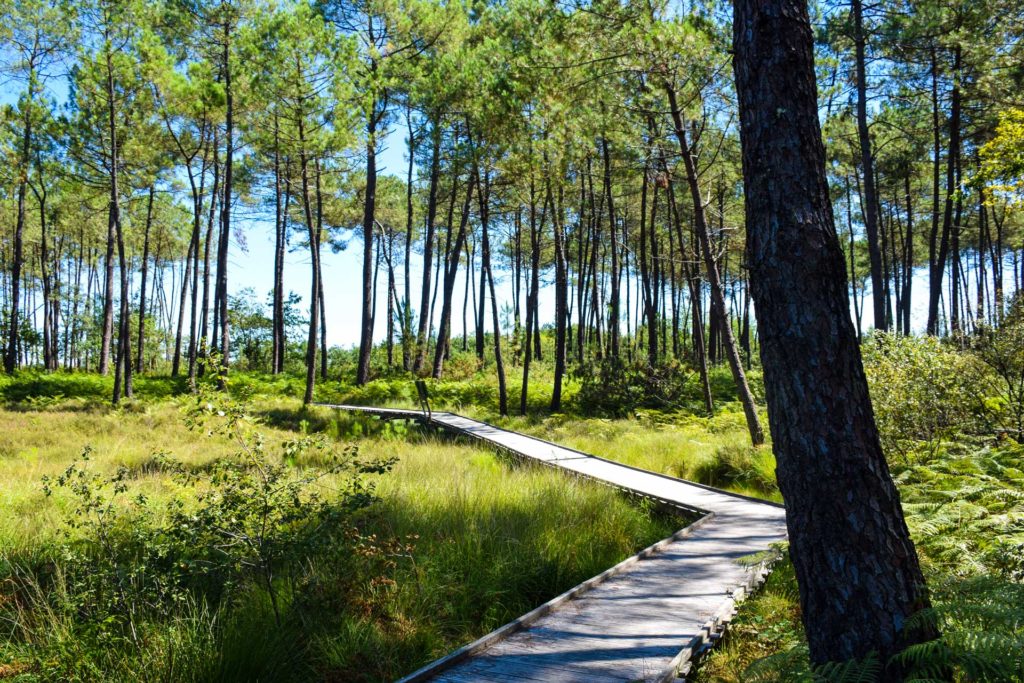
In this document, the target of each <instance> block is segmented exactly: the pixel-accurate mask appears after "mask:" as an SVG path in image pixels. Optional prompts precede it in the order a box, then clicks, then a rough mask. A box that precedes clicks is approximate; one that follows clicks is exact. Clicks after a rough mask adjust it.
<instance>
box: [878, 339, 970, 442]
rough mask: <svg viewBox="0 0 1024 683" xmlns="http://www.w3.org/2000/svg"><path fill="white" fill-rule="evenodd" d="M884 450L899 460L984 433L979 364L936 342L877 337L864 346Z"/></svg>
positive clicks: (935, 340) (950, 347) (934, 340)
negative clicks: (898, 457)
mask: <svg viewBox="0 0 1024 683" xmlns="http://www.w3.org/2000/svg"><path fill="white" fill-rule="evenodd" d="M863 354H864V366H865V371H866V373H867V376H868V382H869V384H870V387H871V400H872V404H873V406H874V410H875V421H876V423H877V424H878V431H879V434H880V436H881V438H882V446H883V447H884V448H885V450H886V451H887V452H888V453H890V454H893V455H900V456H902V457H903V458H907V457H909V456H910V455H911V454H912V453H914V452H916V451H919V450H924V451H927V452H928V453H930V454H931V453H934V452H935V451H936V450H937V449H938V448H939V447H940V446H941V445H942V443H943V442H945V441H951V440H954V439H956V438H958V437H960V436H961V435H963V434H982V433H985V431H986V427H985V425H986V423H985V417H984V416H985V411H984V407H983V398H982V396H983V383H982V382H980V381H979V376H980V375H983V374H984V373H983V372H982V370H981V368H980V367H979V365H978V363H977V362H976V361H975V360H974V359H973V358H971V357H970V356H968V355H966V354H963V353H960V352H959V351H958V350H957V349H955V348H953V347H952V346H950V345H948V344H945V343H943V342H942V341H940V340H938V339H935V338H934V337H898V336H892V335H886V334H881V333H876V334H874V335H872V336H871V338H870V339H868V340H867V341H866V342H865V344H864V346H863Z"/></svg>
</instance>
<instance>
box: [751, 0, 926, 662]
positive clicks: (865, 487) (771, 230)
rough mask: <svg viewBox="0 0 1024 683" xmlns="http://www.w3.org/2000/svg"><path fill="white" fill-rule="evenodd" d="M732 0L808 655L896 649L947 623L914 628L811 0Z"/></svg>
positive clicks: (916, 581)
mask: <svg viewBox="0 0 1024 683" xmlns="http://www.w3.org/2000/svg"><path fill="white" fill-rule="evenodd" d="M734 6H735V17H734V22H733V41H734V49H735V59H734V62H733V64H734V69H735V73H736V86H737V88H736V89H737V93H738V95H739V105H740V123H741V127H740V132H741V141H742V148H743V176H744V186H745V191H746V224H747V263H748V264H749V265H750V277H751V287H752V290H753V292H752V293H753V297H754V303H755V310H756V313H757V320H758V324H759V326H760V336H761V360H762V366H763V367H764V378H765V390H766V394H767V399H768V411H769V419H770V421H771V428H772V435H773V437H774V444H773V445H774V451H775V455H776V458H777V460H778V469H777V475H778V479H779V488H780V490H781V491H782V495H783V498H784V499H785V501H786V517H787V522H788V526H789V537H790V554H791V557H792V559H793V565H794V567H795V568H796V575H797V582H798V584H799V589H800V602H801V606H802V613H803V620H804V628H805V631H806V633H807V640H808V644H809V646H810V654H811V660H812V661H813V662H815V663H822V662H826V661H844V660H849V659H852V658H862V657H865V656H866V655H868V654H869V653H872V652H874V653H877V654H878V655H879V656H880V657H881V658H882V661H883V662H886V661H888V658H889V657H890V656H891V655H892V654H894V653H896V652H899V651H900V650H902V649H903V648H905V647H906V646H907V645H908V644H911V643H915V642H921V641H923V640H926V639H930V638H933V637H935V635H936V634H935V632H934V630H932V629H930V628H922V629H919V630H915V631H913V632H911V631H910V630H909V629H908V628H907V620H908V618H910V617H911V616H912V615H913V614H914V613H916V612H918V611H919V610H921V609H922V608H925V607H928V597H927V594H926V592H925V588H924V577H923V576H922V574H921V570H920V567H919V566H918V561H917V555H916V553H915V551H914V546H913V543H912V542H911V540H910V535H909V533H908V531H907V526H906V524H905V522H904V520H903V512H902V510H901V508H900V501H899V496H898V494H897V492H896V487H895V485H894V484H893V482H892V478H891V476H890V475H889V470H888V466H887V464H886V461H885V457H884V456H883V454H882V449H881V445H880V442H879V438H878V431H877V429H876V427H875V422H874V416H873V413H872V409H871V400H870V397H869V395H868V386H867V380H866V378H865V376H864V370H863V368H862V365H861V359H860V351H859V348H858V344H857V335H856V333H855V331H854V329H853V325H852V323H851V322H850V314H849V305H850V304H849V294H848V291H847V287H846V278H845V276H844V266H843V253H842V250H841V249H840V247H839V240H838V238H837V236H836V232H835V224H834V221H833V216H832V204H831V200H830V197H829V189H828V182H827V180H826V177H825V151H824V147H823V144H822V140H821V131H820V128H819V124H818V102H817V89H816V86H815V78H814V53H813V41H812V33H811V26H810V21H809V18H808V15H807V6H806V4H804V2H803V1H802V0H760V1H755V0H736V2H735V5H734ZM880 679H881V680H886V681H896V680H902V678H901V676H900V672H899V671H895V670H892V669H887V670H886V671H885V673H884V674H883V675H882V676H881V677H880Z"/></svg>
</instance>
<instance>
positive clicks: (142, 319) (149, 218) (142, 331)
mask: <svg viewBox="0 0 1024 683" xmlns="http://www.w3.org/2000/svg"><path fill="white" fill-rule="evenodd" d="M153 194H154V188H153V185H150V186H149V198H148V200H147V202H146V227H145V236H144V237H143V239H142V283H141V285H140V286H139V335H138V340H137V342H136V343H137V344H138V356H137V357H136V359H135V371H136V372H139V373H141V372H142V370H143V364H142V363H143V355H144V353H145V348H146V279H147V277H148V275H149V229H150V228H151V227H152V225H153ZM193 232H194V231H193Z"/></svg>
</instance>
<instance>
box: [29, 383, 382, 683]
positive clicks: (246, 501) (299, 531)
mask: <svg viewBox="0 0 1024 683" xmlns="http://www.w3.org/2000/svg"><path fill="white" fill-rule="evenodd" d="M214 400H215V399H214V397H212V396H208V395H201V396H200V397H199V399H198V400H197V401H195V404H194V406H193V407H192V408H191V409H190V411H189V412H188V416H187V422H188V425H189V427H191V428H193V429H202V430H205V431H206V432H207V434H208V436H211V437H214V436H225V437H228V438H229V439H231V440H232V441H233V442H234V443H235V444H236V447H237V452H236V453H235V454H234V455H233V456H231V457H229V458H222V459H219V460H215V461H213V462H212V463H210V464H209V465H208V466H206V467H202V468H195V467H189V466H186V465H185V464H184V463H183V462H181V461H177V460H173V459H171V458H169V457H167V456H164V455H162V454H156V455H155V456H154V457H153V459H152V460H151V461H150V464H149V469H150V471H158V472H162V473H164V474H165V475H166V476H169V477H170V479H171V480H172V481H174V482H176V483H177V484H178V485H179V491H180V495H177V496H174V497H172V498H170V499H167V500H165V501H163V503H162V504H160V502H158V501H155V500H151V499H150V498H149V497H148V496H146V495H145V494H144V493H134V494H132V493H130V485H131V484H132V483H133V482H132V480H133V478H134V476H136V474H135V473H134V472H133V471H132V470H131V469H130V468H128V467H127V466H124V465H121V466H119V467H118V468H117V469H116V470H115V471H114V473H113V474H103V473H100V472H96V471H93V470H92V469H91V468H90V467H89V464H90V461H91V452H90V450H89V449H86V450H85V452H84V453H83V454H82V457H81V458H80V459H78V460H76V461H75V462H73V463H72V464H70V465H69V466H68V467H67V468H66V469H65V470H64V471H63V472H62V473H61V474H60V475H59V476H57V477H55V478H53V479H50V478H48V477H47V478H44V490H45V492H46V493H47V495H50V494H52V493H53V492H55V490H57V489H64V490H67V491H68V492H69V493H70V496H71V499H72V500H73V505H72V508H71V510H70V514H69V516H68V518H67V519H66V522H65V529H64V534H63V536H64V539H65V540H64V541H63V542H61V543H60V544H59V545H57V546H56V547H55V548H54V552H55V558H54V562H55V563H56V564H55V565H54V566H55V567H56V574H47V573H39V570H35V571H33V570H31V569H29V568H19V569H16V570H14V573H13V575H12V576H11V577H9V578H11V579H12V580H13V582H14V584H15V585H16V588H15V590H16V591H17V592H18V593H21V594H22V595H25V596H27V597H28V598H29V602H30V603H31V602H33V601H41V602H40V604H36V605H35V606H34V607H31V608H28V609H29V611H34V612H35V615H34V617H33V618H31V619H18V620H17V621H16V622H15V623H16V624H17V628H16V631H18V632H21V633H19V635H20V636H21V637H24V638H25V639H26V640H28V641H29V642H36V643H37V645H39V646H42V649H41V650H40V652H39V656H40V657H41V658H42V659H38V660H36V662H37V666H38V667H40V668H41V669H43V670H48V669H47V667H49V666H50V664H52V663H53V662H54V661H55V662H56V664H54V666H56V669H53V672H52V673H53V675H55V676H57V677H64V676H66V675H71V673H72V672H76V671H77V672H78V673H76V674H75V675H80V674H81V670H80V669H77V665H76V664H75V663H74V660H66V659H65V658H64V657H63V656H62V655H61V654H60V653H59V652H55V651H54V650H53V647H59V643H57V642H56V641H54V640H53V638H52V637H51V636H53V635H55V634H53V633H47V632H46V631H45V630H44V631H43V632H42V633H35V632H33V631H32V630H29V629H30V624H31V623H32V621H34V620H37V619H38V618H39V615H40V614H42V615H47V614H49V615H50V617H49V620H50V622H51V624H52V622H55V621H59V622H60V623H62V624H65V627H66V628H65V630H67V631H69V633H68V635H69V636H71V637H73V638H74V639H75V640H77V641H79V642H81V643H82V646H83V647H84V648H86V649H87V650H88V649H90V648H92V647H97V648H101V649H102V648H113V649H115V650H117V649H121V650H125V651H128V652H131V651H135V652H137V656H140V657H141V656H143V655H144V653H145V652H146V650H147V648H149V647H150V646H151V645H150V641H151V640H152V639H153V638H154V637H156V638H161V637H165V636H166V635H167V634H168V631H167V630H166V629H167V626H168V624H175V623H177V624H178V626H176V627H175V628H177V627H180V626H182V624H181V623H180V622H181V621H182V620H183V619H184V614H185V612H187V611H188V610H200V611H202V612H203V613H208V614H209V615H212V616H211V617H210V618H211V619H215V618H216V617H217V615H220V614H221V613H222V612H224V611H225V610H227V609H229V608H231V607H233V606H234V605H236V604H238V603H239V601H240V600H243V599H246V600H248V601H250V602H251V601H252V600H253V599H254V596H255V600H256V601H257V602H259V596H261V595H262V596H265V597H266V599H267V601H268V603H269V610H268V612H269V613H270V614H272V615H273V621H274V624H275V625H276V627H277V628H278V629H281V628H285V627H286V625H287V624H286V622H287V620H288V617H287V615H286V613H285V611H284V610H285V607H286V606H287V605H289V604H291V603H292V602H293V601H294V590H295V589H296V587H298V586H299V585H300V579H301V576H302V574H303V573H304V564H303V563H304V560H305V558H307V557H309V556H310V555H311V554H314V553H315V552H317V551H318V549H321V548H322V547H323V546H324V545H325V544H332V545H334V546H337V545H338V544H341V545H347V544H348V543H349V542H350V541H352V539H346V538H345V537H342V536H339V534H338V533H336V530H337V529H342V528H347V523H346V520H349V519H351V518H352V517H353V515H354V514H355V513H356V511H358V510H361V509H363V508H366V507H367V506H368V505H370V504H371V503H372V502H373V501H374V500H375V497H374V495H373V484H372V482H369V481H368V480H367V479H366V476H367V475H371V474H373V475H380V474H383V473H384V472H386V471H387V470H388V469H389V468H390V467H391V464H392V461H390V460H366V459H360V458H359V457H358V452H357V451H356V450H355V449H347V450H346V451H344V452H342V453H338V452H336V451H335V450H334V449H333V448H331V447H330V446H329V444H328V442H327V441H326V439H325V438H324V437H323V436H322V435H315V436H304V437H301V438H299V439H295V440H293V441H289V442H285V443H284V444H283V445H282V448H281V458H280V462H279V463H278V462H274V461H271V460H270V459H269V458H268V455H267V453H266V452H265V447H264V439H263V437H262V436H261V434H260V433H259V432H258V431H256V430H255V428H254V425H253V424H252V422H251V420H250V419H249V417H248V413H247V411H246V409H245V407H244V406H243V405H242V404H240V403H238V402H236V401H233V400H231V399H227V398H220V400H218V403H216V404H215V403H214V402H213V401H214ZM313 461H315V462H316V463H318V466H316V467H314V466H311V465H302V466H301V467H299V466H297V465H296V463H300V462H302V463H307V462H313ZM328 482H329V484H330V485H329V486H327V485H326V484H328ZM254 589H255V590H256V592H255V593H254V592H253V591H254ZM282 591H283V592H282ZM225 613H226V612H225ZM237 618H238V616H237V615H236V616H234V617H232V619H237ZM44 621H45V619H44ZM229 632H230V628H228V630H227V631H224V632H222V633H220V634H219V635H218V636H217V637H218V638H220V637H224V634H225V633H229ZM61 642H64V641H63V640H61ZM65 654H66V653H65ZM47 658H50V659H49V660H48V659H47ZM47 661H49V662H50V663H46V662H47ZM96 666H98V667H99V668H100V669H103V668H104V666H105V665H102V664H96ZM65 667H70V668H65ZM254 671H255V670H254ZM58 672H61V673H59V674H58ZM265 675H266V672H265V671H264V672H263V673H261V674H260V677H262V676H265Z"/></svg>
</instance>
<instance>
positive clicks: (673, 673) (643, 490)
mask: <svg viewBox="0 0 1024 683" xmlns="http://www.w3.org/2000/svg"><path fill="white" fill-rule="evenodd" d="M326 407H330V408H336V409H340V410H350V411H359V412H365V413H370V414H374V415H378V416H380V417H382V418H384V419H414V420H419V421H422V422H429V423H430V424H432V425H434V426H436V427H439V428H441V429H445V430H447V431H450V432H453V433H456V434H462V435H466V436H469V437H472V438H474V439H477V440H479V441H482V442H484V443H487V444H491V445H493V446H496V447H498V448H500V449H503V450H506V451H509V452H511V453H514V454H516V455H518V456H520V457H523V458H528V459H531V460H536V461H539V462H542V463H544V464H546V465H550V466H553V467H558V468H560V469H563V470H566V471H568V472H572V473H576V474H578V475H581V476H585V477H588V478H590V479H595V480H597V481H600V482H604V483H606V484H610V485H612V486H615V487H617V488H620V489H623V490H626V491H629V492H631V493H634V494H638V495H642V496H645V497H648V498H651V499H654V500H656V501H660V502H662V503H665V504H668V505H674V506H677V507H680V508H684V509H686V510H691V511H694V512H697V513H700V514H701V517H700V519H699V520H698V521H697V522H695V523H694V524H691V525H690V526H689V527H687V528H685V529H683V530H681V531H680V532H678V533H677V534H675V535H674V536H672V537H671V538H668V539H665V540H664V541H661V542H660V543H657V544H655V545H654V546H651V547H650V548H648V549H646V550H644V551H643V552H641V553H639V554H638V555H635V556H633V557H631V558H629V559H627V560H625V561H624V562H622V563H620V564H619V565H616V566H615V567H612V568H611V569H609V570H608V571H606V572H604V573H602V574H601V575H599V576H596V577H594V578H593V579H590V580H589V581H587V582H585V583H583V584H581V585H580V586H577V587H576V588H574V589H572V590H570V591H568V592H567V593H565V594H563V595H561V596H558V597H557V598H555V599H554V600H551V601H549V602H548V603H545V604H544V605H541V606H540V607H538V608H537V609H535V610H533V611H532V612H530V613H528V614H525V615H523V616H522V617H520V618H519V619H517V620H515V621H513V622H512V623H510V624H506V625H505V626H503V627H502V628H500V629H498V630H497V631H495V632H493V633H491V634H488V635H487V636H484V637H483V638H481V639H480V640H478V641H476V642H474V643H470V644H469V645H467V646H465V647H463V648H460V649H459V650H456V651H455V652H453V653H451V654H450V655H448V656H446V657H443V658H441V659H439V660H437V661H435V662H432V663H430V664H428V665H427V666H425V667H423V668H422V669H420V670H418V671H416V672H413V673H412V674H410V675H409V676H407V677H405V678H403V679H402V683H413V682H414V681H425V680H431V681H451V682H452V683H470V682H474V681H499V682H505V683H529V682H530V681H545V682H551V683H562V682H566V683H568V682H570V681H572V682H576V681H580V682H582V681H594V682H597V683H611V682H612V681H619V682H622V681H672V680H675V679H677V678H679V677H681V676H683V675H685V672H686V671H687V670H688V669H689V662H690V661H691V659H692V657H693V656H694V654H696V653H697V652H699V651H700V650H701V649H702V648H704V647H707V646H709V645H710V644H711V643H712V642H713V641H714V640H715V639H716V638H717V635H718V633H719V632H720V630H721V629H722V628H723V627H724V625H725V623H726V622H728V620H729V619H730V618H731V617H732V614H733V612H734V605H735V602H736V600H737V599H738V598H739V597H741V595H742V594H743V593H744V592H745V591H749V590H750V589H751V588H752V587H753V586H754V585H756V584H757V583H758V582H759V581H760V580H761V579H762V578H763V576H764V575H765V573H766V572H767V568H766V567H765V566H764V565H760V564H758V565H753V566H751V565H750V564H744V563H740V562H738V560H740V558H744V557H749V556H751V555H754V554H756V553H760V552H763V551H766V550H768V549H769V547H770V546H771V544H772V543H776V542H779V541H783V540H785V538H786V520H785V511H784V510H783V508H782V507H781V506H780V505H777V504H775V503H768V502H765V501H760V500H757V499H754V498H748V497H744V496H739V495H736V494H731V493H727V492H725V491H720V490H718V489H713V488H710V487H706V486H702V485H700V484H694V483H692V482H687V481H683V480H680V479H675V478H672V477H668V476H664V475H660V474H656V473H653V472H647V471H645V470H640V469H637V468H634V467H629V466H628V465H623V464H620V463H616V462H613V461H610V460H605V459H604V458H598V457H595V456H592V455H587V454H586V453H582V452H580V451H576V450H573V449H571V448H565V447H562V446H558V445H556V444H553V443H550V442H547V441H544V440H542V439H537V438H534V437H531V436H526V435H524V434H518V433H516V432H510V431H506V430H504V429H499V428H497V427H494V426H492V425H489V424H486V423H483V422H478V421H476V420H471V419H469V418H466V417H462V416H460V415H455V414H453V413H444V412H435V413H433V414H432V415H431V416H430V417H429V418H427V416H426V415H425V414H423V413H421V412H419V411H412V410H391V409H383V408H367V407H363V406H326Z"/></svg>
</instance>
